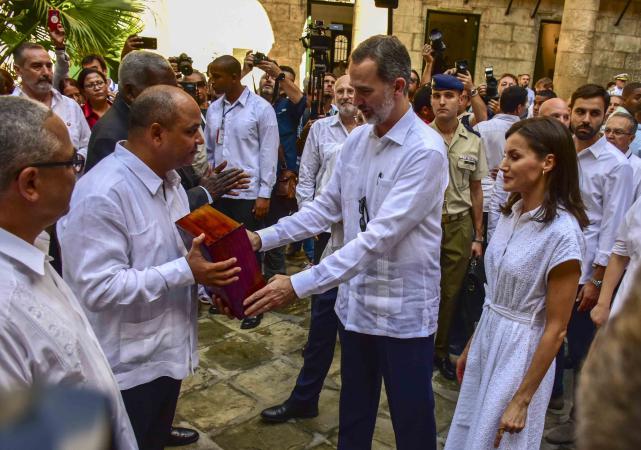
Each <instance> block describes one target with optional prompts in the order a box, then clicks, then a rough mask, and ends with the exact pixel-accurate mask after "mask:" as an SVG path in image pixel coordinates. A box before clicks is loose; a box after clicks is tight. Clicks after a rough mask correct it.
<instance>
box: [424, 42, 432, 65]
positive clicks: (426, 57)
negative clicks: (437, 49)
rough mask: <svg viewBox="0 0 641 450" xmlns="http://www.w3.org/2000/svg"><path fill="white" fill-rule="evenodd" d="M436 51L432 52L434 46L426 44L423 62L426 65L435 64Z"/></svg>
mask: <svg viewBox="0 0 641 450" xmlns="http://www.w3.org/2000/svg"><path fill="white" fill-rule="evenodd" d="M433 53H434V51H433V50H432V46H431V45H430V44H425V45H424V46H423V52H422V55H423V61H425V64H432V63H433V62H434V55H433Z"/></svg>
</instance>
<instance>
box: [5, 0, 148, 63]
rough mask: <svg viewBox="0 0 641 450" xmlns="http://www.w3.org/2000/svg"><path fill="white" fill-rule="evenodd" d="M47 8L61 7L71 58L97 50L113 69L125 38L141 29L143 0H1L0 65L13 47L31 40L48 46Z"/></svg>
mask: <svg viewBox="0 0 641 450" xmlns="http://www.w3.org/2000/svg"><path fill="white" fill-rule="evenodd" d="M50 8H53V9H57V10H59V11H60V18H61V20H62V23H63V25H64V27H65V32H66V35H67V52H68V53H69V55H70V56H71V58H72V59H73V60H76V61H78V60H79V58H82V57H83V56H85V55H87V54H89V53H98V54H100V55H103V56H104V57H105V59H107V64H108V65H109V66H110V67H111V68H112V69H113V68H115V67H116V66H117V65H118V61H119V60H120V50H121V48H122V45H123V43H124V41H125V39H126V38H127V37H128V36H129V35H131V34H135V33H137V32H139V31H140V30H141V29H142V22H141V21H140V18H139V15H140V13H141V12H143V10H144V8H145V7H144V4H143V1H142V0H0V65H3V64H4V63H6V62H7V60H8V58H9V57H10V55H11V53H12V52H13V50H14V49H15V48H16V47H17V46H18V45H20V44H21V43H23V42H26V41H32V42H37V43H39V44H42V45H43V46H44V47H45V48H48V49H51V48H52V44H51V41H50V39H49V36H48V33H47V16H48V11H49V9H50Z"/></svg>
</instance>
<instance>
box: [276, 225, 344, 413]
mask: <svg viewBox="0 0 641 450" xmlns="http://www.w3.org/2000/svg"><path fill="white" fill-rule="evenodd" d="M329 236H330V234H329V233H321V234H320V235H319V236H318V240H316V241H314V253H315V254H316V255H317V256H316V257H315V260H314V264H318V261H317V259H318V260H320V255H321V254H322V253H323V250H324V249H325V246H326V245H327V242H328V240H329ZM337 294H338V288H334V289H330V290H329V291H327V292H323V293H322V294H319V295H312V312H311V316H312V317H311V319H312V320H311V322H310V325H309V334H308V335H307V345H306V346H305V351H304V353H303V367H302V368H301V370H300V373H299V374H298V379H297V380H296V386H295V387H294V390H293V391H292V393H291V395H290V396H289V399H288V400H287V403H293V404H296V405H299V406H304V407H309V408H312V407H314V406H315V405H317V404H318V398H319V397H320V392H321V390H322V389H323V383H324V382H325V377H326V376H327V372H328V371H329V368H330V366H331V365H332V360H333V359H334V349H335V348H336V334H337V333H338V317H336V313H335V312H334V305H335V304H336V295H337Z"/></svg>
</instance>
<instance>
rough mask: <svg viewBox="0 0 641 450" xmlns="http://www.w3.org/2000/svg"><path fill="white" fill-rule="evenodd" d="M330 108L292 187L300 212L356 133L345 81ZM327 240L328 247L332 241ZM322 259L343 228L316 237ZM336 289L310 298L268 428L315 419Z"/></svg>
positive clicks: (329, 353)
mask: <svg viewBox="0 0 641 450" xmlns="http://www.w3.org/2000/svg"><path fill="white" fill-rule="evenodd" d="M334 92H335V93H334V101H333V102H334V104H335V105H336V106H337V107H338V114H336V115H334V116H329V117H326V118H324V119H319V120H317V121H316V122H314V124H313V125H312V127H311V129H310V130H309V135H308V137H307V141H306V142H305V149H304V150H303V156H302V159H301V166H300V177H299V181H298V186H297V187H296V198H297V200H298V208H299V209H303V208H304V206H305V205H306V204H309V203H310V202H311V201H312V200H313V199H314V198H315V197H318V196H320V194H321V193H322V191H323V189H324V188H325V186H326V185H327V183H328V181H329V179H330V178H331V176H332V173H333V171H334V166H335V164H336V158H337V156H338V154H339V152H340V151H341V148H342V145H343V143H344V142H345V139H347V136H348V135H349V133H351V132H352V130H353V129H354V128H356V125H357V124H356V114H357V112H358V109H357V108H356V107H355V106H354V88H353V87H352V85H351V84H350V80H349V75H344V76H342V77H340V78H339V79H338V80H336V84H335V85H334ZM330 239H331V241H330ZM328 243H329V246H328V247H327V249H328V251H327V252H325V255H329V254H332V253H333V252H334V251H335V250H337V249H338V248H340V247H341V246H342V244H343V224H342V223H340V222H339V223H337V224H334V225H332V227H331V234H330V233H328V232H327V230H325V231H323V232H321V233H319V235H318V239H317V240H316V241H315V242H314V264H318V263H319V262H320V260H321V255H323V254H324V253H323V252H324V251H325V248H326V246H327V245H328ZM337 294H338V288H332V289H330V290H328V291H327V292H324V293H321V294H318V295H312V311H311V323H310V326H309V335H308V338H307V345H306V347H305V352H304V355H303V358H304V362H303V367H302V368H301V371H300V374H299V375H298V380H297V381H296V386H295V387H294V390H293V391H292V393H291V395H290V396H289V398H288V399H287V400H286V401H285V402H284V403H282V404H280V405H276V406H273V407H271V408H267V409H265V410H264V411H263V412H262V413H261V416H262V417H263V420H265V421H267V422H285V421H287V420H289V419H291V418H294V417H297V418H302V417H315V416H317V415H318V399H319V396H320V392H321V389H322V388H323V382H324V381H325V377H326V376H327V371H328V370H329V367H330V366H331V364H332V359H333V357H334V347H335V345H336V333H337V332H338V318H337V317H336V313H335V312H334V306H335V303H336V295H337Z"/></svg>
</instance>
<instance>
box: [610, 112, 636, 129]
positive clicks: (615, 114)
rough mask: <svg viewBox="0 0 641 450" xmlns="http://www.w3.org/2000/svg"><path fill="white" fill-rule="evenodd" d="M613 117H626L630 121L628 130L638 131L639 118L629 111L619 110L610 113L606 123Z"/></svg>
mask: <svg viewBox="0 0 641 450" xmlns="http://www.w3.org/2000/svg"><path fill="white" fill-rule="evenodd" d="M612 117H622V118H624V119H626V120H627V121H628V122H629V123H630V128H629V129H628V132H629V133H636V131H637V127H638V126H639V122H637V120H636V119H635V118H634V117H633V116H631V115H630V114H628V113H624V112H620V111H617V112H613V113H612V114H610V117H608V120H607V121H606V122H605V123H606V124H607V123H608V122H609V121H610V119H611V118H612Z"/></svg>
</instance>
